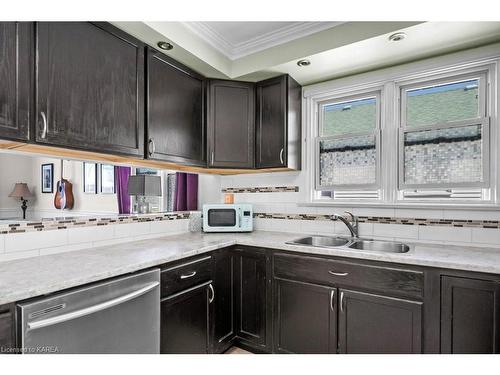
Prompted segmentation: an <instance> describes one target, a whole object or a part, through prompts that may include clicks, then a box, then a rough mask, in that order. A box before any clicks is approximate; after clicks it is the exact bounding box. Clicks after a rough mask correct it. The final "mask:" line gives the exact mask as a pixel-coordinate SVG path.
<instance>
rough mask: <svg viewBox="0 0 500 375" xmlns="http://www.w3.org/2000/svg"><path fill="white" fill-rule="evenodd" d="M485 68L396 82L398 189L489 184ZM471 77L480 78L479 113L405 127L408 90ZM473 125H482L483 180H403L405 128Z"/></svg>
mask: <svg viewBox="0 0 500 375" xmlns="http://www.w3.org/2000/svg"><path fill="white" fill-rule="evenodd" d="M487 77H488V71H487V70H483V69H479V70H475V71H473V72H467V73H464V72H455V73H453V74H446V75H445V76H443V77H440V78H433V79H428V78H427V79H418V80H412V81H410V82H408V81H407V82H404V81H400V82H396V90H397V93H398V95H399V97H398V102H399V108H398V112H399V124H398V125H399V128H398V132H399V140H398V142H399V149H398V189H399V190H411V189H416V190H435V189H455V188H489V185H490V179H489V176H490V168H489V164H490V160H489V159H490V157H489V155H490V134H489V133H490V126H489V124H490V117H489V110H488V106H487V100H488V80H487ZM471 79H479V90H478V92H479V103H478V106H479V108H478V110H479V113H478V114H479V117H476V118H472V119H466V120H458V121H449V122H444V123H436V124H426V125H418V126H411V127H408V126H407V123H406V104H407V100H406V99H407V95H406V93H407V92H408V91H411V90H414V89H417V88H423V87H428V86H438V85H443V84H449V83H454V82H462V81H467V80H471ZM472 125H481V135H482V181H481V182H464V183H435V184H408V183H405V181H404V172H405V171H404V156H405V155H404V136H405V134H406V133H408V132H418V131H425V130H441V129H451V128H459V127H465V126H472Z"/></svg>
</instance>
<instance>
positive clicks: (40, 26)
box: [36, 22, 144, 157]
mask: <svg viewBox="0 0 500 375" xmlns="http://www.w3.org/2000/svg"><path fill="white" fill-rule="evenodd" d="M36 39H37V53H38V67H37V126H36V141H37V142H40V143H45V144H50V145H56V146H65V147H72V148H79V149H84V150H91V151H97V152H107V153H118V154H128V155H135V156H141V157H142V156H144V155H143V154H144V100H143V98H144V47H143V44H142V43H140V42H139V41H137V40H135V39H133V38H132V37H130V36H129V35H127V34H125V33H123V32H121V31H120V30H118V29H116V28H114V27H112V26H111V25H108V24H92V23H87V22H40V23H37V38H36Z"/></svg>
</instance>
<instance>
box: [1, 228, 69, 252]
mask: <svg viewBox="0 0 500 375" xmlns="http://www.w3.org/2000/svg"><path fill="white" fill-rule="evenodd" d="M68 232H69V230H68V229H59V230H49V231H41V232H25V233H9V234H7V235H5V252H6V253H11V252H16V251H26V250H34V249H43V248H47V247H55V246H63V245H67V244H68Z"/></svg>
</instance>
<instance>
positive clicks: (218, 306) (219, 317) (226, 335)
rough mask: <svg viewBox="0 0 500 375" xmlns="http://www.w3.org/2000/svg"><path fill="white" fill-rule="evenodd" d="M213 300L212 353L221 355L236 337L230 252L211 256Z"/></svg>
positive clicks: (231, 253) (232, 268) (231, 255)
mask: <svg viewBox="0 0 500 375" xmlns="http://www.w3.org/2000/svg"><path fill="white" fill-rule="evenodd" d="M213 264H214V272H213V275H214V283H213V285H214V290H215V299H214V302H213V303H214V307H213V322H214V327H213V337H212V352H214V353H222V352H224V351H225V350H227V349H228V348H229V347H230V346H231V345H232V341H233V339H234V337H235V336H236V324H235V314H234V308H235V288H234V282H233V280H234V271H235V257H234V253H233V252H232V251H230V250H223V251H220V252H218V253H216V254H215V255H214V256H213Z"/></svg>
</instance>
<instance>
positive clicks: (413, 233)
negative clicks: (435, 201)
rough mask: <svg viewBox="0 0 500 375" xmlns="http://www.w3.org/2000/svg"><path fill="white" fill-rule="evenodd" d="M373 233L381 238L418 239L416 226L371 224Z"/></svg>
mask: <svg viewBox="0 0 500 375" xmlns="http://www.w3.org/2000/svg"><path fill="white" fill-rule="evenodd" d="M373 233H374V234H375V235H377V236H382V237H396V236H397V237H400V238H406V239H417V238H418V226H416V225H401V224H379V223H373Z"/></svg>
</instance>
